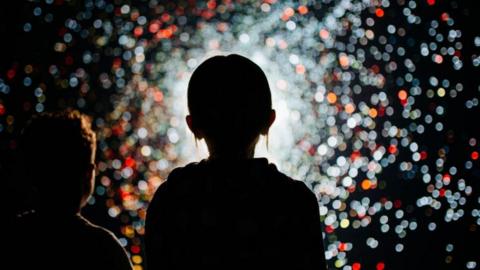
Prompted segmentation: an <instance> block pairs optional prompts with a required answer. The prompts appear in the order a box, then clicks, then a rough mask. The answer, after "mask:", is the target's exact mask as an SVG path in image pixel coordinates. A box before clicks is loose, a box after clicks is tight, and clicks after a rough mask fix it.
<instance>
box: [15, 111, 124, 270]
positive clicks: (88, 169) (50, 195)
mask: <svg viewBox="0 0 480 270" xmlns="http://www.w3.org/2000/svg"><path fill="white" fill-rule="evenodd" d="M20 149H21V156H22V161H23V163H24V166H23V167H24V170H25V175H26V177H27V179H28V180H29V181H30V183H31V185H32V187H33V188H34V190H35V194H36V195H37V196H36V197H35V200H34V201H35V207H34V210H33V211H31V212H27V213H21V214H19V215H18V218H17V221H16V223H17V224H16V232H15V235H14V238H15V239H14V242H13V243H12V244H13V247H14V256H15V260H11V263H12V264H13V266H14V267H12V268H11V269H132V267H131V264H130V261H129V259H128V256H127V254H126V252H125V250H124V249H123V248H122V246H121V245H120V243H119V242H118V240H117V238H116V237H115V236H114V235H113V234H112V233H111V232H110V231H108V230H106V229H104V228H102V227H100V226H97V225H94V224H92V223H90V222H89V221H88V220H87V219H85V218H84V217H82V216H81V215H80V209H81V208H82V207H83V206H84V205H85V203H86V202H87V200H88V198H89V197H90V195H91V194H92V191H93V187H94V178H95V177H94V176H95V163H94V161H95V149H96V138H95V133H93V131H92V130H91V128H90V121H89V120H88V118H86V117H85V116H83V115H81V114H80V113H78V112H76V111H74V112H62V113H55V114H47V113H46V114H42V115H39V116H38V117H36V118H33V119H32V120H31V122H30V123H29V125H28V126H27V127H26V128H25V129H24V131H23V134H22V137H21V140H20Z"/></svg>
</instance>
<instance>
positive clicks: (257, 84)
mask: <svg viewBox="0 0 480 270" xmlns="http://www.w3.org/2000/svg"><path fill="white" fill-rule="evenodd" d="M187 97H188V109H189V113H190V114H189V115H188V116H187V119H186V120H187V124H188V126H189V128H190V130H191V131H192V132H193V133H194V136H195V137H196V138H198V139H205V141H206V143H207V145H208V148H209V152H210V156H211V157H212V155H214V156H222V157H241V158H244V157H246V156H249V155H253V151H254V148H255V144H256V142H257V141H258V138H259V136H260V135H267V134H268V130H269V128H270V126H271V124H272V123H273V121H274V120H275V111H274V110H273V109H272V100H271V93H270V87H269V85H268V81H267V78H266V76H265V74H264V72H263V71H262V70H261V68H260V67H259V66H258V65H257V64H255V63H254V62H252V61H251V60H249V59H247V58H245V57H243V56H240V55H236V54H230V55H228V56H214V57H211V58H209V59H207V60H205V61H204V62H203V63H202V64H200V65H199V66H198V67H197V68H196V69H195V71H194V72H193V74H192V77H191V78H190V81H189V84H188V94H187Z"/></svg>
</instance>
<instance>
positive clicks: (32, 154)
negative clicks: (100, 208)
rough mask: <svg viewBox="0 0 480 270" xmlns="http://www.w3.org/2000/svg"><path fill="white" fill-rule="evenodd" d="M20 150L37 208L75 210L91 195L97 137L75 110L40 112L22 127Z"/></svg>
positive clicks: (48, 210)
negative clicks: (35, 192)
mask: <svg viewBox="0 0 480 270" xmlns="http://www.w3.org/2000/svg"><path fill="white" fill-rule="evenodd" d="M20 149H21V155H22V160H23V163H24V168H25V174H26V177H27V178H28V181H29V182H30V183H31V185H32V186H33V187H34V189H35V190H36V191H37V196H36V201H37V207H38V208H39V210H43V211H45V212H66V213H77V212H78V211H79V210H80V209H81V207H83V206H84V205H85V203H86V201H87V200H88V198H89V197H90V195H91V194H92V191H93V186H94V176H95V172H94V170H95V163H94V162H95V150H96V136H95V133H94V132H93V131H92V129H91V123H90V120H89V119H88V118H87V117H86V116H85V115H82V114H80V113H79V112H78V111H70V112H56V113H43V114H40V115H37V116H34V117H33V118H32V119H31V120H30V122H29V123H28V124H27V126H26V127H25V128H24V130H23V132H22V134H21V139H20Z"/></svg>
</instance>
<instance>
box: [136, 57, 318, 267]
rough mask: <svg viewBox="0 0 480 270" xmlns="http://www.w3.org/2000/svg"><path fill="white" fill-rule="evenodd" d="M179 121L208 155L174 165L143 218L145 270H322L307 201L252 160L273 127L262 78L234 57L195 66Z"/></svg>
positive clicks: (312, 208)
mask: <svg viewBox="0 0 480 270" xmlns="http://www.w3.org/2000/svg"><path fill="white" fill-rule="evenodd" d="M188 108H189V111H190V115H189V116H187V119H186V121H187V124H188V126H189V128H190V129H191V130H192V132H193V133H194V135H195V137H196V138H197V139H205V141H206V143H207V146H208V149H209V153H210V156H209V158H208V159H207V160H202V161H201V162H199V163H191V164H189V165H187V166H186V167H183V168H177V169H175V170H173V171H172V173H171V174H170V175H169V176H168V180H167V181H166V182H164V183H163V184H162V185H161V186H160V187H159V188H158V190H157V191H156V193H155V195H154V198H153V200H152V202H151V204H150V206H149V208H148V211H147V221H146V234H145V239H146V240H145V241H146V252H147V263H148V268H149V269H150V270H154V269H162V270H169V269H295V270H299V269H326V263H325V255H324V248H323V244H322V230H321V225H320V216H319V211H318V201H317V198H316V196H315V195H314V194H313V193H312V192H311V191H310V190H309V189H308V188H307V186H306V185H305V184H304V183H303V182H300V181H296V180H292V179H291V178H289V177H288V176H286V175H284V174H282V173H280V172H279V171H278V170H277V169H276V167H275V166H274V165H273V164H269V163H268V160H267V159H264V158H253V156H254V150H255V144H256V143H257V141H258V138H259V136H260V135H267V134H268V130H269V128H270V126H271V124H272V123H273V121H274V120H275V111H274V110H272V104H271V96H270V89H269V86H268V81H267V79H266V77H265V74H264V73H263V71H262V70H261V69H260V67H259V66H257V65H256V64H255V63H253V62H252V61H250V60H248V59H247V58H245V57H242V56H239V55H229V56H215V57H212V58H210V59H208V60H206V61H205V62H203V63H202V64H201V65H200V66H199V67H198V68H197V69H196V70H195V72H194V73H193V75H192V78H191V79H190V82H189V85H188Z"/></svg>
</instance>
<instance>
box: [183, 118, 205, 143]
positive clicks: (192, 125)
mask: <svg viewBox="0 0 480 270" xmlns="http://www.w3.org/2000/svg"><path fill="white" fill-rule="evenodd" d="M185 121H187V125H188V128H189V129H190V130H191V131H192V133H193V135H194V136H195V138H197V139H203V137H204V134H203V132H202V130H201V129H199V128H198V127H197V126H196V125H195V122H194V120H193V117H192V116H191V115H187V117H185Z"/></svg>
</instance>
